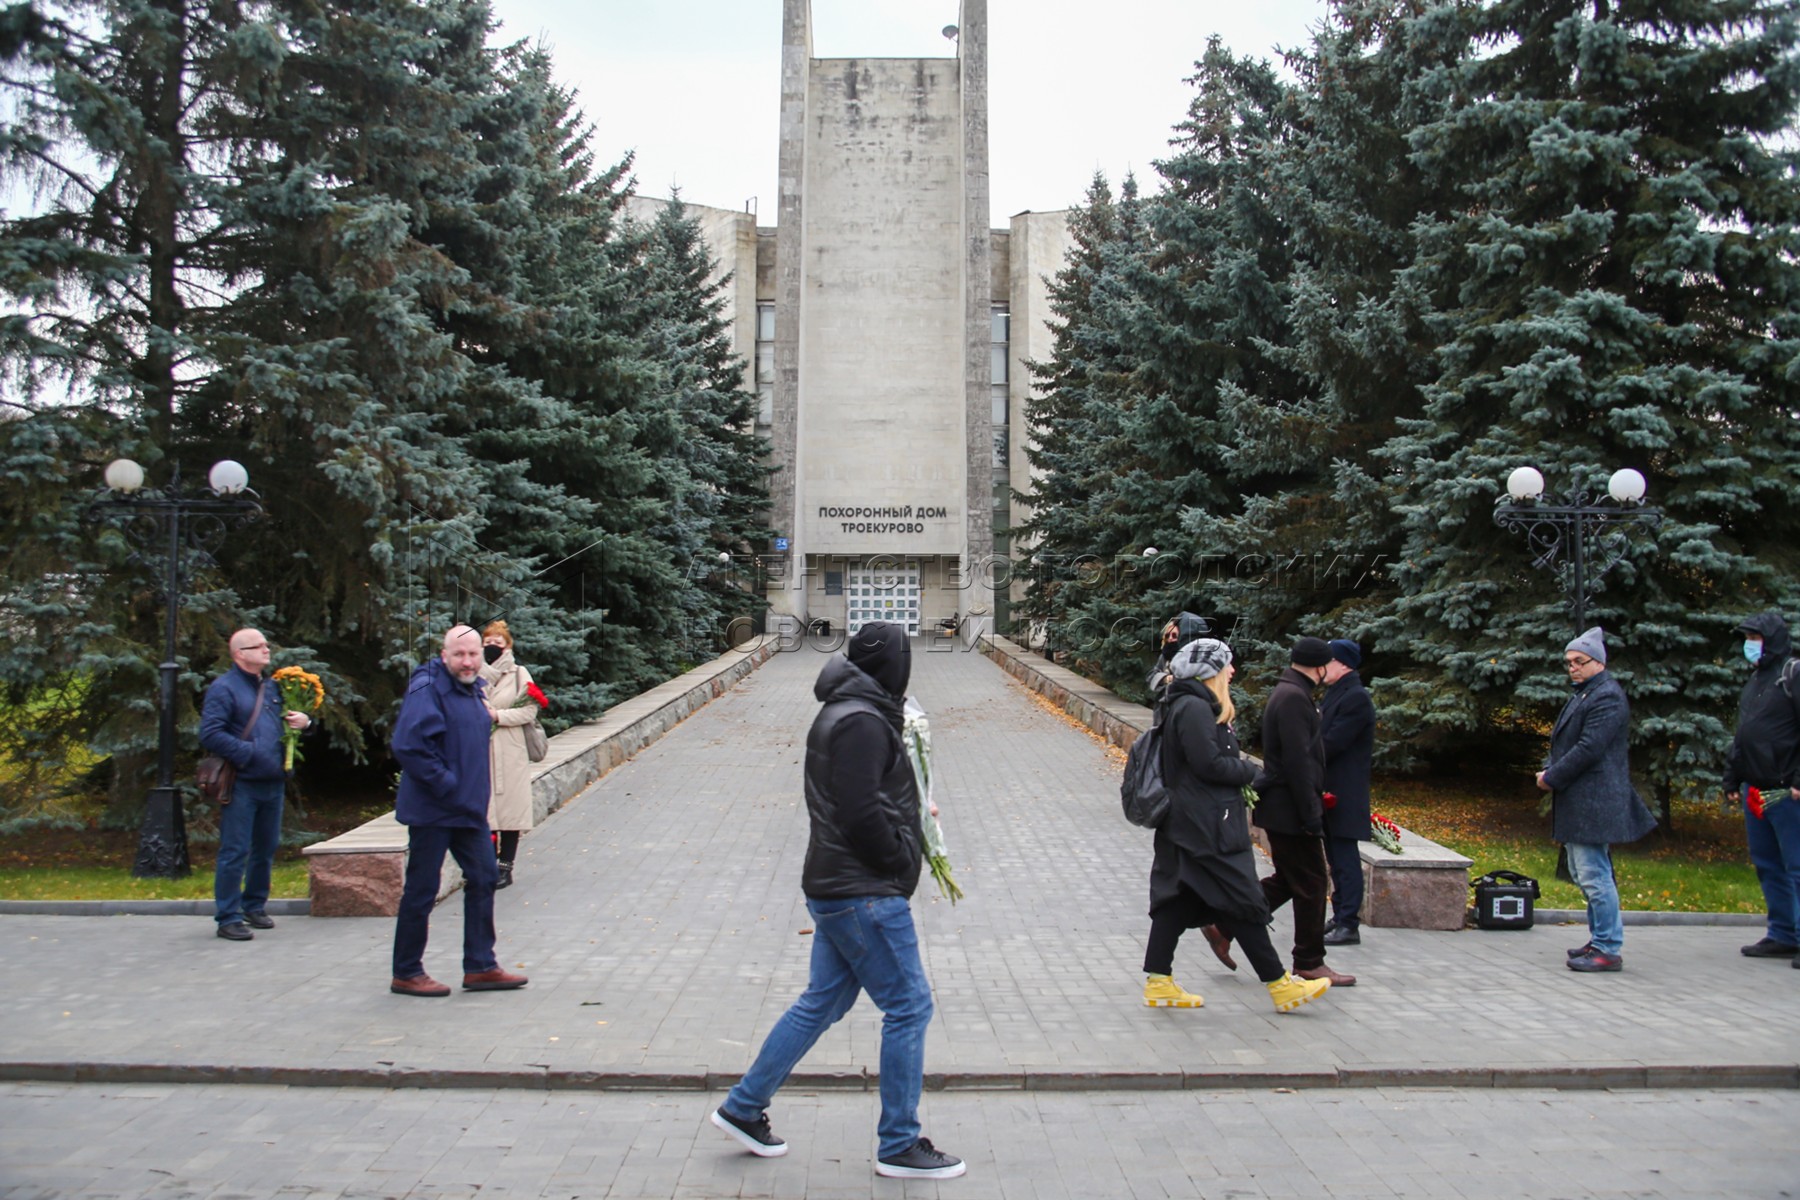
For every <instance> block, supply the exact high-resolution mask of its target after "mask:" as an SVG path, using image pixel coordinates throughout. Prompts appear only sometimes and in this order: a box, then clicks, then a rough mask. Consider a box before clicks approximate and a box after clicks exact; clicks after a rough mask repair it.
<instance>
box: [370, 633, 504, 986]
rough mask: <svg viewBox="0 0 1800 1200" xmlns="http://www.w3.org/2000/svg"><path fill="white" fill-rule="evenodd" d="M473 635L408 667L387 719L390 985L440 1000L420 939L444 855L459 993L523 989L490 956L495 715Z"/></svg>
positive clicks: (453, 639) (454, 636)
mask: <svg viewBox="0 0 1800 1200" xmlns="http://www.w3.org/2000/svg"><path fill="white" fill-rule="evenodd" d="M480 675H481V635H480V634H478V633H476V632H475V631H474V630H473V629H471V628H469V626H467V625H455V626H452V627H451V629H450V631H449V632H448V633H446V634H445V635H444V649H443V652H442V653H441V654H440V655H439V656H438V657H437V658H436V659H434V660H432V661H431V662H428V663H425V664H424V665H422V666H420V667H419V668H418V669H417V670H415V671H414V672H413V674H412V680H411V682H410V683H408V684H407V688H406V698H405V699H404V700H402V701H401V703H400V716H399V718H398V719H397V720H396V721H395V722H394V741H393V749H394V757H395V758H396V759H397V760H399V763H400V770H401V773H400V791H399V795H398V796H397V797H396V798H395V802H394V816H395V818H396V819H397V820H398V821H399V822H400V823H401V824H402V825H405V826H406V827H407V830H406V835H407V836H406V883H405V886H404V888H403V889H402V891H401V894H400V912H399V914H398V915H397V916H396V918H395V921H394V980H393V982H392V983H391V984H390V985H389V986H388V990H389V991H392V992H395V993H397V994H399V995H402V996H448V995H449V994H450V989H449V988H448V987H447V986H445V985H444V984H441V983H439V982H438V981H437V980H435V979H433V978H432V977H431V976H429V975H427V974H426V973H425V941H426V938H427V937H428V936H429V935H430V932H431V909H432V906H433V905H434V904H436V903H437V892H438V883H439V881H440V879H441V877H442V875H443V871H444V854H445V852H446V851H448V852H449V853H450V854H451V855H452V856H453V857H455V859H456V865H457V866H458V867H461V868H462V873H463V987H464V988H465V989H467V990H469V991H477V992H483V991H485V992H494V991H503V990H505V989H508V988H517V987H524V986H525V983H526V979H525V976H523V975H512V974H509V973H508V972H506V971H503V970H501V968H500V962H499V960H498V959H496V958H495V957H494V887H495V885H496V884H497V883H499V880H500V869H499V867H498V865H497V864H496V863H495V861H494V843H493V838H492V835H491V834H490V833H489V831H488V821H487V812H488V738H489V736H490V735H491V734H492V732H493V726H494V710H493V709H492V708H490V707H489V706H488V702H487V699H486V697H485V696H483V695H482V686H481V679H480Z"/></svg>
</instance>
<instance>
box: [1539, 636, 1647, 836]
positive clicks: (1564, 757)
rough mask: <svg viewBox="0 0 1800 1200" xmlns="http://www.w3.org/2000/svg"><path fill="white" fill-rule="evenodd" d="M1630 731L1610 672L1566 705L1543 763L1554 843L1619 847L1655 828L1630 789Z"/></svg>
mask: <svg viewBox="0 0 1800 1200" xmlns="http://www.w3.org/2000/svg"><path fill="white" fill-rule="evenodd" d="M1630 730H1631V704H1630V702H1629V701H1627V700H1626V699H1625V689H1624V688H1623V687H1621V686H1620V685H1619V681H1618V680H1616V679H1614V678H1613V677H1612V674H1611V673H1610V672H1607V671H1602V672H1600V674H1598V675H1596V676H1594V677H1593V678H1592V679H1590V680H1588V681H1587V682H1586V683H1584V684H1581V685H1580V686H1578V687H1577V688H1576V689H1575V694H1574V695H1573V696H1571V697H1569V702H1568V703H1567V704H1565V705H1563V710H1562V712H1561V713H1560V714H1559V715H1558V716H1557V718H1556V724H1555V726H1554V727H1552V729H1551V730H1550V756H1549V758H1547V759H1546V760H1545V761H1544V782H1545V783H1546V784H1548V785H1549V787H1550V791H1551V793H1552V800H1551V805H1552V807H1551V818H1550V836H1551V837H1553V838H1555V839H1556V840H1557V841H1559V842H1562V843H1564V844H1565V845H1566V844H1568V843H1569V842H1576V843H1579V844H1586V845H1616V844H1618V843H1621V842H1635V841H1637V840H1638V839H1639V838H1641V837H1643V836H1644V835H1645V834H1647V833H1649V832H1650V831H1651V830H1652V829H1655V828H1656V818H1655V817H1653V816H1651V815H1650V810H1649V809H1648V808H1646V807H1645V806H1644V802H1643V800H1641V799H1639V797H1638V794H1637V792H1636V790H1634V789H1633V788H1632V786H1631V760H1630V754H1629V748H1628V738H1629V734H1630Z"/></svg>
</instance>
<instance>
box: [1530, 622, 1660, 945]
mask: <svg viewBox="0 0 1800 1200" xmlns="http://www.w3.org/2000/svg"><path fill="white" fill-rule="evenodd" d="M1563 662H1564V663H1565V664H1567V666H1568V668H1569V682H1570V684H1571V685H1573V687H1574V689H1575V694H1574V695H1573V696H1571V697H1569V702H1568V703H1567V704H1565V705H1563V710H1562V712H1561V713H1560V714H1558V716H1557V718H1556V724H1555V725H1554V726H1553V727H1552V728H1551V730H1550V755H1549V757H1548V758H1547V759H1546V760H1545V762H1544V769H1543V770H1542V771H1539V772H1538V774H1537V785H1538V787H1539V788H1540V789H1542V790H1543V791H1546V792H1549V793H1550V794H1551V818H1550V836H1551V837H1553V838H1555V839H1556V840H1557V841H1559V842H1561V843H1562V844H1563V847H1564V848H1565V849H1566V850H1567V851H1568V853H1569V872H1570V873H1571V874H1572V875H1574V877H1575V886H1577V887H1579V888H1580V889H1581V894H1582V895H1583V896H1585V897H1587V909H1588V941H1587V944H1586V945H1585V946H1580V947H1577V948H1576V949H1574V950H1571V951H1569V969H1570V970H1571V971H1584V972H1586V971H1617V970H1620V969H1621V968H1622V967H1624V965H1625V959H1624V957H1623V956H1622V954H1621V951H1623V949H1624V946H1625V925H1624V922H1623V921H1622V920H1621V918H1620V915H1619V889H1618V885H1617V884H1615V883H1614V882H1613V869H1612V846H1613V845H1614V844H1615V843H1620V842H1635V841H1637V840H1638V839H1639V838H1641V837H1643V836H1644V835H1645V834H1647V833H1649V832H1650V831H1651V830H1652V829H1655V828H1656V818H1655V817H1653V816H1651V815H1650V810H1649V809H1648V808H1646V807H1645V806H1644V802H1643V800H1641V799H1639V797H1638V794H1637V792H1636V791H1635V790H1634V789H1633V788H1632V786H1631V761H1630V757H1629V750H1628V740H1629V735H1630V731H1631V705H1630V703H1629V702H1628V701H1627V700H1626V699H1625V689H1624V688H1623V687H1621V686H1620V684H1619V681H1618V680H1616V679H1614V678H1613V677H1612V676H1611V675H1609V674H1608V673H1607V670H1606V637H1605V635H1604V634H1603V633H1601V631H1600V627H1599V626H1598V625H1596V626H1594V627H1593V628H1592V629H1590V630H1588V631H1587V632H1586V633H1584V634H1582V635H1581V636H1580V637H1578V638H1576V639H1575V640H1574V641H1572V642H1570V643H1569V644H1568V646H1567V647H1566V648H1565V649H1564V650H1563Z"/></svg>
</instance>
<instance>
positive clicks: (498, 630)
mask: <svg viewBox="0 0 1800 1200" xmlns="http://www.w3.org/2000/svg"><path fill="white" fill-rule="evenodd" d="M512 646H513V638H512V631H511V630H510V629H508V628H507V627H506V622H505V621H490V622H488V624H487V626H486V628H484V629H483V630H482V631H481V653H482V658H483V659H484V660H485V661H484V662H483V664H482V668H481V677H482V678H483V679H485V680H486V681H487V702H488V707H489V708H490V709H491V710H492V711H493V714H494V726H495V728H494V736H493V737H492V738H491V739H489V741H488V774H489V776H490V778H491V780H492V783H491V788H492V790H491V791H490V793H489V795H488V827H489V828H490V829H493V830H494V831H495V832H497V833H498V834H499V835H500V847H499V858H500V883H499V886H500V887H511V886H512V881H513V861H514V859H515V858H516V856H517V855H518V853H519V835H520V834H521V833H523V832H524V831H525V830H527V829H530V828H531V827H532V825H533V823H534V822H533V821H532V815H533V814H532V806H531V760H530V759H529V758H528V757H526V754H525V726H527V725H529V724H531V723H532V722H533V721H535V720H537V715H538V706H537V703H536V702H535V701H533V700H532V699H531V698H530V697H529V696H528V695H527V694H526V691H525V686H526V685H527V684H529V683H530V682H531V672H530V671H527V670H526V669H525V668H524V667H522V666H520V665H519V664H518V663H517V662H515V661H513V651H512ZM521 700H523V701H525V703H523V704H520V703H519V701H521Z"/></svg>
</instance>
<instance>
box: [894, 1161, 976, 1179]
mask: <svg viewBox="0 0 1800 1200" xmlns="http://www.w3.org/2000/svg"><path fill="white" fill-rule="evenodd" d="M968 1169H969V1164H968V1163H962V1162H959V1163H957V1164H956V1165H955V1166H953V1167H890V1166H889V1165H888V1164H886V1163H884V1162H882V1161H881V1160H880V1159H876V1160H875V1173H876V1174H877V1175H885V1176H887V1178H889V1179H955V1178H956V1177H957V1176H958V1175H962V1174H964V1173H965V1172H967V1171H968Z"/></svg>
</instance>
